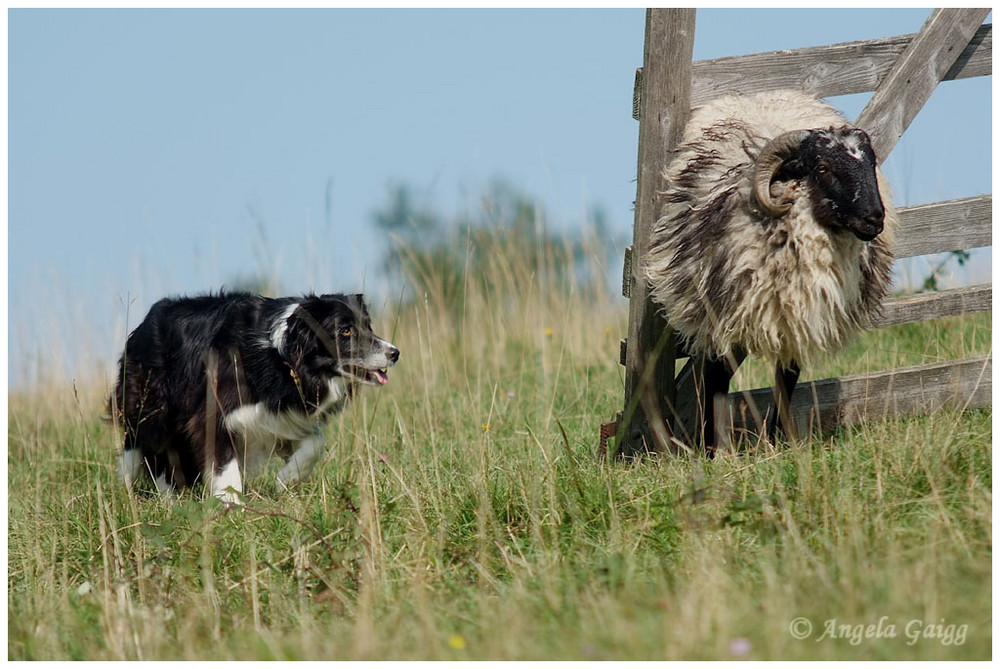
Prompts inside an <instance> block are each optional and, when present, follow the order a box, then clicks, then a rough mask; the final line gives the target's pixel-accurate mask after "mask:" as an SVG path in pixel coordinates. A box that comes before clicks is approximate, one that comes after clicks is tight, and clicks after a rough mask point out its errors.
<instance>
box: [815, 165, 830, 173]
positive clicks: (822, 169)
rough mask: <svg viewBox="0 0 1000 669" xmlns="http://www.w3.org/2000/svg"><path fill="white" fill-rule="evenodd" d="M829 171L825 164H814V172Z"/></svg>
mask: <svg viewBox="0 0 1000 669" xmlns="http://www.w3.org/2000/svg"><path fill="white" fill-rule="evenodd" d="M829 171H830V168H829V167H827V166H826V165H817V166H816V174H826V173H827V172H829Z"/></svg>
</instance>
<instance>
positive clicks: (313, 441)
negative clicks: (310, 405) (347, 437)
mask: <svg viewBox="0 0 1000 669" xmlns="http://www.w3.org/2000/svg"><path fill="white" fill-rule="evenodd" d="M325 451H326V439H325V438H324V437H323V435H322V433H320V432H319V430H317V431H316V433H315V434H313V435H312V436H311V437H306V438H305V439H303V440H302V442H301V443H299V447H298V448H297V449H295V452H294V453H292V456H291V457H290V458H288V462H286V463H285V466H284V467H282V468H281V471H280V472H278V485H279V486H280V487H282V488H287V487H288V486H290V485H293V484H295V483H298V482H300V481H304V480H306V479H307V478H309V474H310V473H312V470H313V467H315V466H316V463H317V462H319V461H320V459H321V458H322V457H323V453H324V452H325Z"/></svg>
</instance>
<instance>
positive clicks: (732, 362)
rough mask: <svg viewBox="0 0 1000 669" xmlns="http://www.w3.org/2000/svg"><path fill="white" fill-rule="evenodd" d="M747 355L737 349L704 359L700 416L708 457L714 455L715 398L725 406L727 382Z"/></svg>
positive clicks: (727, 393)
mask: <svg viewBox="0 0 1000 669" xmlns="http://www.w3.org/2000/svg"><path fill="white" fill-rule="evenodd" d="M746 357H747V354H746V352H745V351H743V350H741V349H737V350H735V351H733V353H732V354H731V355H728V356H726V357H724V358H720V359H718V360H711V359H708V360H705V370H704V373H703V384H704V385H703V387H702V391H703V392H702V396H701V397H702V416H704V417H705V424H704V443H705V454H706V455H707V456H708V457H710V458H711V457H714V456H715V446H716V436H717V435H716V433H715V432H716V429H715V422H716V421H715V406H716V402H717V398H718V397H719V396H721V402H719V404H720V406H722V407H724V406H725V399H726V397H727V396H728V395H729V382H730V381H732V379H733V375H734V374H735V373H736V370H737V368H739V366H740V364H741V363H742V362H743V360H744V359H745V358H746Z"/></svg>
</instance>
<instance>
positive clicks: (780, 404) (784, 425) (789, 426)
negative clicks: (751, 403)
mask: <svg viewBox="0 0 1000 669" xmlns="http://www.w3.org/2000/svg"><path fill="white" fill-rule="evenodd" d="M799 371H800V370H799V366H798V364H796V362H795V361H794V360H792V361H791V362H790V363H789V365H788V367H785V366H783V365H782V364H781V363H778V364H777V365H776V366H775V369H774V408H775V413H776V416H775V419H774V420H772V421H771V424H770V425H768V427H767V436H768V438H769V439H770V440H771V442H772V443H773V442H774V438H775V436H776V434H777V426H778V424H779V423H780V424H781V431H782V433H783V434H784V435H785V436H787V437H790V438H792V439H795V438H796V436H797V432H798V430H797V429H796V426H795V419H794V418H793V417H792V392H793V391H794V390H795V384H796V383H798V382H799Z"/></svg>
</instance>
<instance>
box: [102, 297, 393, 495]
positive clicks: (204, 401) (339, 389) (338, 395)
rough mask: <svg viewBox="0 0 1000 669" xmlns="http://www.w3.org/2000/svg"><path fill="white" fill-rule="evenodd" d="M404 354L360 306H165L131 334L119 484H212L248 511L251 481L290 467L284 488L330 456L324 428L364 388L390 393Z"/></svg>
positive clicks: (124, 366) (191, 302)
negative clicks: (266, 470) (145, 478)
mask: <svg viewBox="0 0 1000 669" xmlns="http://www.w3.org/2000/svg"><path fill="white" fill-rule="evenodd" d="M397 360H399V349H397V348H396V347H395V346H393V345H392V344H390V343H389V342H387V341H385V340H383V339H381V338H379V337H378V336H376V335H375V333H374V332H372V329H371V319H370V318H369V316H368V310H367V308H366V307H365V303H364V299H363V297H362V296H361V295H340V294H337V295H319V296H316V295H306V296H304V297H301V298H291V297H283V298H277V299H269V298H264V297H260V296H258V295H251V294H249V293H220V294H219V295H206V296H201V297H188V298H178V299H170V298H168V299H163V300H160V301H159V302H157V303H156V304H154V305H153V307H152V308H151V309H150V310H149V314H148V315H147V316H146V318H145V320H143V322H142V323H140V324H139V326H138V327H137V328H136V329H135V330H133V331H132V333H131V334H130V335H129V336H128V340H127V341H126V343H125V352H124V354H123V355H122V358H121V361H120V363H119V367H118V380H117V384H116V386H115V390H114V391H113V393H112V395H111V400H110V410H111V414H112V416H113V417H114V419H115V420H116V421H118V423H119V424H120V425H121V427H122V431H123V433H124V437H125V443H124V448H123V451H122V455H121V461H120V471H119V473H120V475H121V478H122V479H123V481H124V482H125V484H126V485H127V486H129V487H131V486H132V484H133V482H135V480H136V479H137V478H138V477H139V476H140V475H141V474H142V471H143V470H146V471H147V472H148V473H149V474H150V476H151V478H152V479H153V481H154V482H155V483H156V488H157V490H158V491H159V492H160V493H161V494H164V495H169V494H171V493H172V492H173V490H174V488H175V487H180V486H185V485H193V484H194V483H195V481H197V480H198V479H199V478H204V480H205V481H206V483H207V485H209V486H210V489H211V491H212V494H213V495H214V496H216V497H218V498H220V499H222V500H223V501H225V502H227V503H239V495H240V494H241V493H242V492H243V475H245V474H247V473H248V472H250V471H252V470H253V469H255V468H257V467H259V466H260V465H263V464H264V463H266V462H267V460H268V459H269V458H270V457H271V456H272V455H277V456H280V457H282V458H284V459H285V464H284V467H283V468H282V469H281V471H280V472H279V473H278V484H279V485H280V486H282V487H285V486H289V485H291V484H293V483H297V482H299V481H302V480H304V479H305V478H306V477H308V476H309V473H310V472H311V471H312V469H313V467H314V466H315V464H316V463H317V462H318V461H319V460H320V458H321V457H322V456H323V451H324V447H325V442H324V439H323V435H322V433H321V432H320V427H321V426H322V424H323V422H324V421H325V420H326V419H327V418H328V417H329V416H331V415H333V414H334V413H336V412H338V411H340V410H341V409H343V408H344V406H345V405H346V404H347V402H348V401H349V400H350V399H351V397H352V396H353V395H354V392H355V391H356V389H357V388H358V386H362V385H374V386H384V385H385V384H387V383H388V382H389V377H388V376H387V375H386V370H387V369H388V368H389V367H391V366H392V365H394V364H396V361H397Z"/></svg>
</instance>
